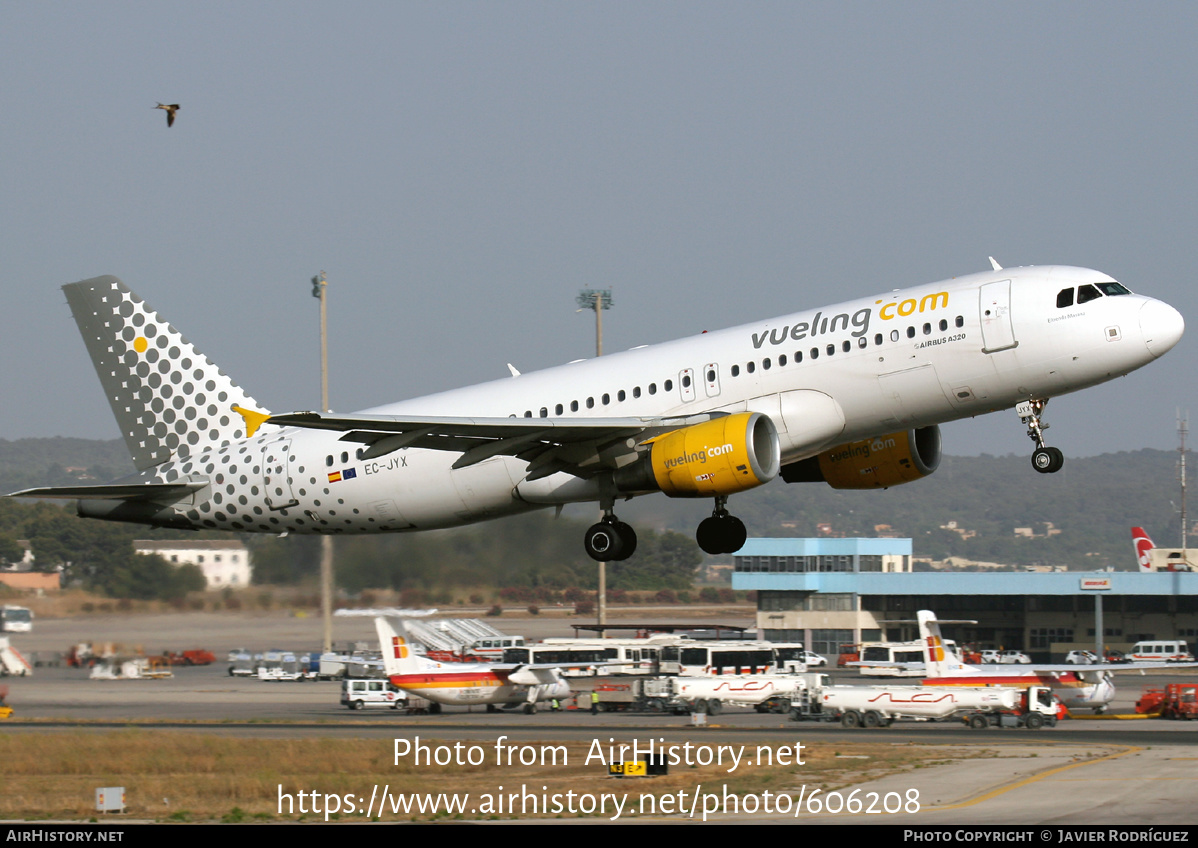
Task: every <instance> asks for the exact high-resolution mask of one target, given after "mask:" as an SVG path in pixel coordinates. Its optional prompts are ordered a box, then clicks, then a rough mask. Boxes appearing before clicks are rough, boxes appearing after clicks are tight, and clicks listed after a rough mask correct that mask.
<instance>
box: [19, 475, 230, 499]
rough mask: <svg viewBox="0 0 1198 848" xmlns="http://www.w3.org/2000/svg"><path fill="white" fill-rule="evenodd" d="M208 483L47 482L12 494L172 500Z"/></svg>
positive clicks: (46, 496)
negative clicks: (63, 483)
mask: <svg viewBox="0 0 1198 848" xmlns="http://www.w3.org/2000/svg"><path fill="white" fill-rule="evenodd" d="M207 485H208V481H207V480H200V481H195V480H191V481H188V482H181V483H114V484H110V485H101V486H46V487H44V488H41V489H22V490H21V491H19V492H13V493H12V494H10V495H6V497H10V498H84V499H96V500H113V501H161V502H162V503H171V502H174V501H177V500H179V499H180V498H183V497H185V496H187V495H190V494H191V493H192V492H196V491H199V490H200V489H202V488H204V487H205V486H207Z"/></svg>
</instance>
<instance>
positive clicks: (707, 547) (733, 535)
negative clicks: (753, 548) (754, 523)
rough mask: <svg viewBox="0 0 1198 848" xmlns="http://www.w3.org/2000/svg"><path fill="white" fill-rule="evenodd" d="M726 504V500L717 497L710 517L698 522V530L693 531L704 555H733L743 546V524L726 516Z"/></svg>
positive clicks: (731, 516)
mask: <svg viewBox="0 0 1198 848" xmlns="http://www.w3.org/2000/svg"><path fill="white" fill-rule="evenodd" d="M727 503H728V498H726V497H717V498H716V499H715V509H714V510H712V512H711V517H710V518H704V519H703V520H702V521H701V522H699V529H698V530H697V531H695V541H697V542H698V543H699V547H700V548H702V549H703V552H704V553H708V554H731V553H735V552H736V551H739V550H740V549H741V548H742V547H743V546H744V544H745V539H746V538H748V535H749V534H748V531H747V530H745V523H744V522H743V521H741V520H740V519H739V518H737V517H736V516H735V515H729V514H728V510H727V509H725V504H727Z"/></svg>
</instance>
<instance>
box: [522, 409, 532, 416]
mask: <svg viewBox="0 0 1198 848" xmlns="http://www.w3.org/2000/svg"><path fill="white" fill-rule="evenodd" d="M524 417H525V418H532V410H531V409H526V410H524Z"/></svg>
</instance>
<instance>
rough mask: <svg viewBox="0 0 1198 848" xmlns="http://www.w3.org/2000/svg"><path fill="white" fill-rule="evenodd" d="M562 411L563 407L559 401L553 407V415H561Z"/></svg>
mask: <svg viewBox="0 0 1198 848" xmlns="http://www.w3.org/2000/svg"><path fill="white" fill-rule="evenodd" d="M563 412H565V409H564V408H563V407H562V405H561V404H560V403H559V404H558V405H557V406H555V407H553V414H554V415H561V414H562V413H563Z"/></svg>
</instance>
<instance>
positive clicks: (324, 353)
mask: <svg viewBox="0 0 1198 848" xmlns="http://www.w3.org/2000/svg"><path fill="white" fill-rule="evenodd" d="M328 287H329V281H328V279H327V278H326V277H325V273H324V271H321V272H320V274H318V275H317V276H315V277H313V278H312V297H314V298H316V299H317V300H319V301H320V411H321V412H328V411H329V322H328V303H329V297H328ZM320 618H321V623H322V625H323V628H324V635H323V642H322V648H321V653H328V652H329V651H331V650H333V537H332V536H330V535H328V534H327V533H325V534H323V535H322V536H321V537H320Z"/></svg>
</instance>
